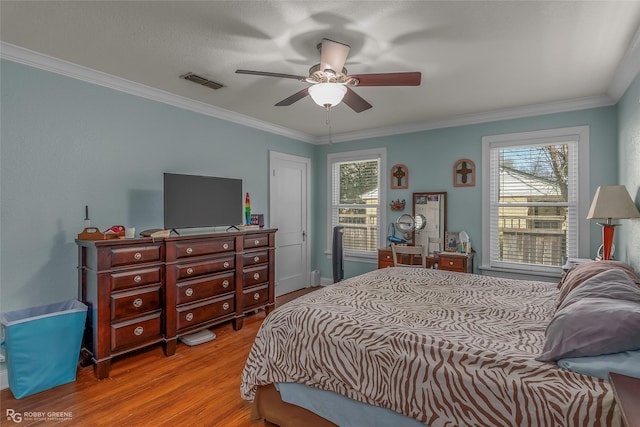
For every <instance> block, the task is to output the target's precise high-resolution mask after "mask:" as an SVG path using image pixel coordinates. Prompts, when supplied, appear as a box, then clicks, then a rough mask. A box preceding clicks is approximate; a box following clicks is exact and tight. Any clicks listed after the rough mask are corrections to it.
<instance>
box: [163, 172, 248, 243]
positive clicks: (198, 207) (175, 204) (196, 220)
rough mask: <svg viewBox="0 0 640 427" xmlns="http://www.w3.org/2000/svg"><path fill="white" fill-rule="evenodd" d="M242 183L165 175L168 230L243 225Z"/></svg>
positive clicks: (216, 178) (238, 180)
mask: <svg viewBox="0 0 640 427" xmlns="http://www.w3.org/2000/svg"><path fill="white" fill-rule="evenodd" d="M243 203H244V200H243V198H242V180H241V179H234V178H219V177H213V176H198V175H182V174H175V173H165V174H164V228H165V230H169V229H180V228H196V227H219V226H232V225H238V224H242V223H243V222H242V213H243V212H242V210H243V207H244V205H243Z"/></svg>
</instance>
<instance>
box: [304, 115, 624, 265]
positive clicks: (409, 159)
mask: <svg viewBox="0 0 640 427" xmlns="http://www.w3.org/2000/svg"><path fill="white" fill-rule="evenodd" d="M579 125H589V126H590V155H589V158H590V165H591V167H590V187H591V191H590V197H593V195H594V194H595V189H596V188H597V187H598V186H599V185H603V184H610V183H616V182H617V179H618V176H617V171H618V156H617V146H616V145H617V143H616V141H617V132H618V131H617V127H618V119H617V113H616V107H615V106H612V107H603V108H594V109H588V110H581V111H574V112H569V113H559V114H550V115H544V116H537V117H530V118H523V119H512V120H505V121H497V122H490V123H483V124H477V125H469V126H458V127H452V128H446V129H437V130H431V131H424V132H419V133H412V134H405V135H397V136H392V137H385V138H377V139H369V140H360V141H353V142H347V143H340V144H333V145H330V146H323V147H322V148H320V149H319V155H318V157H317V167H316V171H317V179H316V182H317V184H318V190H317V191H316V193H317V194H319V195H324V194H326V153H329V152H336V151H351V150H357V149H362V148H366V147H386V148H387V166H388V168H390V167H391V166H392V165H394V164H396V163H402V164H405V165H407V168H408V169H409V189H407V190H391V189H389V184H388V183H387V185H386V188H387V191H388V192H387V201H391V200H397V199H405V200H406V201H407V202H408V203H407V207H406V209H405V212H400V213H399V212H392V211H391V210H390V209H388V211H387V220H388V221H395V219H396V218H397V217H398V216H399V215H400V214H402V213H411V206H410V201H411V199H412V196H411V193H413V192H419V191H446V192H447V228H448V229H449V230H458V231H459V230H464V231H466V232H467V234H469V236H470V238H471V241H472V243H473V247H474V248H475V250H476V251H477V253H476V256H475V266H476V272H477V266H478V265H480V260H481V257H482V251H481V244H482V212H481V209H482V137H483V136H486V135H498V134H505V133H513V132H526V131H534V130H540V129H552V128H561V127H570V126H579ZM461 158H469V159H471V160H473V161H474V162H475V164H476V167H477V170H476V186H475V187H454V186H453V165H454V163H455V162H456V161H457V160H458V159H461ZM317 203H318V208H317V212H319V213H321V214H322V213H324V212H326V197H325V198H322V197H319V198H318V199H317ZM325 216H326V214H325ZM323 219H324V218H323ZM582 220H583V221H588V220H586V219H582ZM324 227H326V222H323V221H322V220H321V221H319V222H317V223H316V236H318V237H319V238H320V239H322V242H318V244H316V249H317V250H316V268H319V269H320V270H322V272H323V276H330V272H331V263H330V259H327V256H326V255H325V254H324V252H323V251H324V248H325V247H326V237H325V234H326V233H324ZM385 229H386V227H385ZM600 241H601V238H600V229H599V228H598V227H597V226H596V224H595V223H593V224H591V247H592V251H591V255H589V254H582V255H581V256H585V257H586V256H595V253H596V250H597V247H598V246H599V245H600ZM375 268H377V264H366V263H350V262H346V263H345V276H347V277H348V276H351V275H355V274H359V273H363V272H365V271H370V270H373V269H375Z"/></svg>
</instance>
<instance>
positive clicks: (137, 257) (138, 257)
mask: <svg viewBox="0 0 640 427" xmlns="http://www.w3.org/2000/svg"><path fill="white" fill-rule="evenodd" d="M133 258H134V259H135V260H140V259H142V254H141V253H140V252H136V253H135V254H133Z"/></svg>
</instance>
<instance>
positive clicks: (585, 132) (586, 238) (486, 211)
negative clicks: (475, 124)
mask: <svg viewBox="0 0 640 427" xmlns="http://www.w3.org/2000/svg"><path fill="white" fill-rule="evenodd" d="M589 132H590V130H589V126H575V127H567V128H558V129H547V130H539V131H531V132H518V133H510V134H503V135H490V136H484V137H482V164H483V168H482V191H483V194H485V197H483V198H482V263H481V264H482V266H481V267H480V269H481V270H483V271H487V272H488V273H489V274H491V273H495V274H497V275H500V273H506V274H509V273H514V274H525V275H537V276H551V277H557V276H559V275H560V274H561V273H562V267H561V266H541V265H534V264H520V263H509V262H505V261H500V260H497V259H494V258H493V257H492V251H491V249H492V246H493V245H494V244H495V243H494V242H492V238H497V236H498V233H497V231H496V233H495V236H492V230H493V227H492V226H493V224H492V222H491V218H492V208H493V207H494V204H493V203H492V202H493V201H494V197H497V194H494V192H495V191H496V190H497V188H495V187H494V188H492V185H491V184H492V180H491V176H492V173H499V167H498V166H497V165H494V164H493V163H492V158H493V156H492V153H493V151H494V150H497V149H503V148H518V147H524V146H537V145H548V144H549V143H554V142H561V141H562V142H566V141H575V142H576V147H577V153H575V154H577V156H578V158H577V173H576V174H575V177H576V178H575V179H577V183H576V186H575V189H574V190H575V197H576V201H575V206H576V218H575V219H574V220H575V221H574V223H575V231H574V232H573V233H574V234H573V235H572V236H570V237H569V239H568V245H569V246H568V247H567V256H568V257H582V258H587V257H589V255H588V254H589V251H590V232H589V222H588V221H587V220H586V216H587V212H588V209H589V188H590V187H589ZM498 181H499V180H496V181H494V182H498ZM495 203H496V206H497V200H496V201H495ZM496 221H497V217H496ZM569 233H571V231H569ZM571 242H573V244H571Z"/></svg>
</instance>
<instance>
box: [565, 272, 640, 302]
mask: <svg viewBox="0 0 640 427" xmlns="http://www.w3.org/2000/svg"><path fill="white" fill-rule="evenodd" d="M583 298H610V299H618V300H623V301H632V302H635V303H637V304H640V287H638V286H637V285H636V284H635V283H634V282H633V280H631V278H629V275H628V274H627V273H626V272H624V271H623V270H621V269H619V268H614V269H611V270H607V271H603V272H602V273H598V274H596V275H595V276H593V277H591V278H589V279H587V280H585V281H584V283H583V284H582V285H580V286H578V287H577V288H574V289H573V290H571V292H569V294H568V295H567V296H566V298H565V299H564V301H562V303H561V304H560V306H559V307H558V310H561V309H563V308H565V307H568V306H569V305H571V304H573V303H575V302H576V301H579V300H581V299H583Z"/></svg>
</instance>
